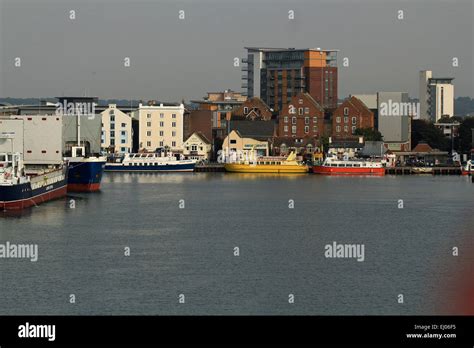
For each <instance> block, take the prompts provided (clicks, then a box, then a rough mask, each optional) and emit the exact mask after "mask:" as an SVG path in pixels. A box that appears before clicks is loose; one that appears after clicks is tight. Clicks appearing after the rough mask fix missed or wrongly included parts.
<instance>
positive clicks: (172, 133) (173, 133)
mask: <svg viewBox="0 0 474 348" xmlns="http://www.w3.org/2000/svg"><path fill="white" fill-rule="evenodd" d="M146 135H147V137H151V131H147V132H146ZM164 136H165V132H164V131H160V137H164ZM171 136H172V137H175V136H176V132H175V131H172V132H171Z"/></svg>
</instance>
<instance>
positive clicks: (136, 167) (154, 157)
mask: <svg viewBox="0 0 474 348" xmlns="http://www.w3.org/2000/svg"><path fill="white" fill-rule="evenodd" d="M181 157H182V156H180V158H179V159H178V158H177V157H176V156H173V155H166V156H165V155H163V154H160V153H131V154H126V155H125V156H124V157H123V158H117V159H115V160H114V161H113V162H107V163H106V165H105V171H117V172H192V171H194V167H195V166H196V162H197V161H196V160H186V159H183V158H181Z"/></svg>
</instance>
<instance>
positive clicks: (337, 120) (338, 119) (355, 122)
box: [336, 116, 357, 124]
mask: <svg viewBox="0 0 474 348" xmlns="http://www.w3.org/2000/svg"><path fill="white" fill-rule="evenodd" d="M336 123H341V117H340V116H337V117H336ZM344 123H349V117H348V116H344ZM352 124H357V117H352Z"/></svg>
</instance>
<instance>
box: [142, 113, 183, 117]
mask: <svg viewBox="0 0 474 348" xmlns="http://www.w3.org/2000/svg"><path fill="white" fill-rule="evenodd" d="M146 118H151V114H146ZM160 118H165V114H163V113H160ZM171 118H176V114H171Z"/></svg>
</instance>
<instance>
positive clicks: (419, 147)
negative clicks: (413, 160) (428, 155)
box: [411, 143, 433, 152]
mask: <svg viewBox="0 0 474 348" xmlns="http://www.w3.org/2000/svg"><path fill="white" fill-rule="evenodd" d="M411 151H412V152H432V151H433V148H432V147H431V146H429V145H428V144H426V143H418V145H416V146H415V148H414V149H413V150H411Z"/></svg>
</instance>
